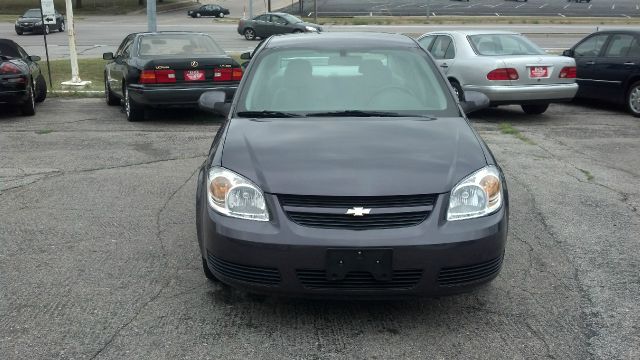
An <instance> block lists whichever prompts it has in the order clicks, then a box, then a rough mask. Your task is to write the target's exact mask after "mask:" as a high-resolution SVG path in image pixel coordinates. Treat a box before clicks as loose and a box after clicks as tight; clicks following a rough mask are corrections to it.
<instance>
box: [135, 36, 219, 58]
mask: <svg viewBox="0 0 640 360" xmlns="http://www.w3.org/2000/svg"><path fill="white" fill-rule="evenodd" d="M138 49H139V50H138V55H140V56H143V57H144V56H196V55H202V56H211V55H225V52H224V50H222V49H221V48H220V47H219V46H218V44H216V43H215V41H213V39H212V38H210V37H209V36H207V35H204V34H157V35H144V36H142V37H141V38H140V44H139V48H138Z"/></svg>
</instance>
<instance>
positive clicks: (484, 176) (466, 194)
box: [447, 165, 503, 220]
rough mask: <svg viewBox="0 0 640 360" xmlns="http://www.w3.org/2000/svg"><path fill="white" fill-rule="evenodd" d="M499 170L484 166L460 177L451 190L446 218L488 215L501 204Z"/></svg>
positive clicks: (468, 217) (459, 218)
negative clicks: (462, 177)
mask: <svg viewBox="0 0 640 360" xmlns="http://www.w3.org/2000/svg"><path fill="white" fill-rule="evenodd" d="M502 196H503V195H502V181H501V180H500V172H499V171H498V169H497V168H496V167H495V166H493V165H490V166H487V167H484V168H482V169H480V170H478V171H476V172H474V173H473V174H471V175H469V176H467V177H466V178H464V179H462V181H460V182H459V183H458V184H457V185H456V186H454V187H453V190H451V196H450V198H449V210H448V211H447V220H462V219H472V218H477V217H481V216H485V215H489V214H491V213H493V212H495V211H497V210H498V209H500V206H502Z"/></svg>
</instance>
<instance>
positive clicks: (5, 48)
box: [0, 43, 20, 58]
mask: <svg viewBox="0 0 640 360" xmlns="http://www.w3.org/2000/svg"><path fill="white" fill-rule="evenodd" d="M0 55H2V56H9V57H13V58H17V57H20V54H18V51H17V50H16V49H15V48H13V47H12V46H9V45H7V44H3V43H0Z"/></svg>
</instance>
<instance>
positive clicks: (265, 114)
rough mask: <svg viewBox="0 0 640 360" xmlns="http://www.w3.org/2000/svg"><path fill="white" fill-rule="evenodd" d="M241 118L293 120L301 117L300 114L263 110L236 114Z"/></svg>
mask: <svg viewBox="0 0 640 360" xmlns="http://www.w3.org/2000/svg"><path fill="white" fill-rule="evenodd" d="M236 115H237V116H239V117H246V118H292V117H300V115H298V114H294V113H288V112H282V111H270V110H262V111H239V112H238V113H236Z"/></svg>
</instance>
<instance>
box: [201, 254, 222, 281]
mask: <svg viewBox="0 0 640 360" xmlns="http://www.w3.org/2000/svg"><path fill="white" fill-rule="evenodd" d="M202 271H204V276H206V277H207V279H209V281H211V282H214V283H219V282H220V279H218V278H217V277H216V276H215V275H213V273H212V272H211V270H209V265H207V260H205V258H202Z"/></svg>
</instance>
